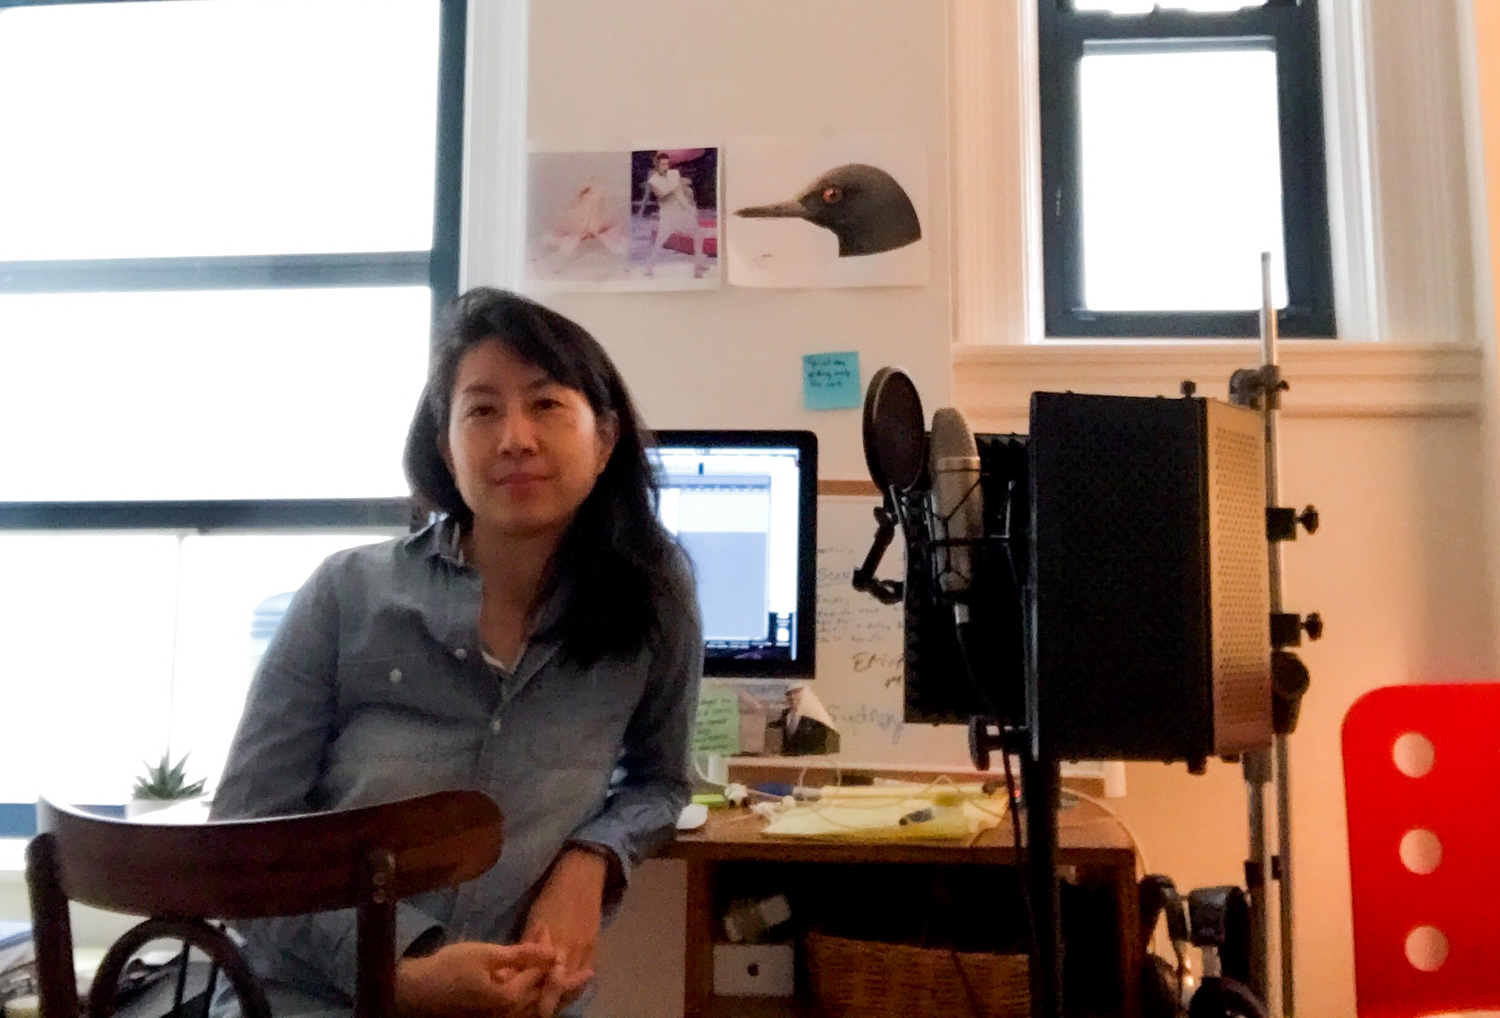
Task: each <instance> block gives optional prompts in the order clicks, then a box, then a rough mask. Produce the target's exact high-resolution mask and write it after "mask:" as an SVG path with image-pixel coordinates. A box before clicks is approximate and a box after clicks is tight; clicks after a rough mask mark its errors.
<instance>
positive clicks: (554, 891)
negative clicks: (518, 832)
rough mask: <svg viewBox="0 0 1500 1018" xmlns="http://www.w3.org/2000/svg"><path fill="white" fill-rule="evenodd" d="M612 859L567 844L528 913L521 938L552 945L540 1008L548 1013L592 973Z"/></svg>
mask: <svg viewBox="0 0 1500 1018" xmlns="http://www.w3.org/2000/svg"><path fill="white" fill-rule="evenodd" d="M608 876H609V863H608V861H607V860H605V858H604V857H603V856H600V855H598V854H596V853H594V852H589V851H586V850H583V849H577V848H573V849H565V850H564V851H563V853H562V855H560V856H558V857H557V861H556V862H554V863H553V864H552V870H551V872H549V873H548V874H547V879H546V881H545V882H544V883H543V884H542V890H541V893H540V894H538V895H537V898H536V901H534V902H532V905H531V911H530V912H529V913H528V914H527V916H526V929H525V931H524V932H523V933H522V935H521V939H522V941H523V942H525V943H528V944H535V945H537V946H540V947H543V948H547V949H550V950H553V951H554V952H555V953H556V957H557V960H556V962H555V963H554V965H553V967H552V971H551V972H549V973H548V975H547V980H546V982H545V983H544V984H543V985H542V988H541V994H540V997H539V999H538V1001H537V1014H538V1015H540V1016H541V1018H550V1016H551V1015H552V1014H553V1013H555V1012H556V1010H557V1009H558V1008H559V1007H560V1006H562V1005H564V1004H568V1003H571V1002H572V1001H573V1000H574V999H575V998H576V997H577V996H578V994H579V993H580V992H582V990H583V987H584V986H585V985H586V984H587V983H588V981H589V980H590V979H592V978H593V976H594V973H593V967H594V947H595V945H596V944H597V943H598V941H599V924H600V922H601V920H602V910H603V904H604V883H605V880H606V879H607V878H608Z"/></svg>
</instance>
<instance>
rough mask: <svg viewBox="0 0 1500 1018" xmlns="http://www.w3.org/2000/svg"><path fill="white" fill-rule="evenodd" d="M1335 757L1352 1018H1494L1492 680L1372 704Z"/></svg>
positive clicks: (1496, 870) (1362, 709)
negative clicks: (1475, 1016)
mask: <svg viewBox="0 0 1500 1018" xmlns="http://www.w3.org/2000/svg"><path fill="white" fill-rule="evenodd" d="M1343 752H1344V804H1345V808H1346V811H1347V813H1348V819H1349V879H1350V884H1351V885H1352V889H1353V909H1354V982H1355V995H1356V1002H1357V1009H1358V1012H1359V1015H1360V1018H1409V1016H1417V1015H1434V1014H1441V1013H1453V1012H1464V1011H1469V1012H1472V1011H1477V1010H1500V683H1462V684H1444V685H1411V686H1388V687H1386V688H1384V689H1377V690H1374V691H1372V692H1370V693H1367V694H1365V695H1364V696H1362V697H1360V698H1359V700H1357V701H1356V702H1355V704H1354V706H1352V707H1350V708H1349V713H1348V714H1347V715H1345V717H1344V739H1343Z"/></svg>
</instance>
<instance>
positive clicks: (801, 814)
mask: <svg viewBox="0 0 1500 1018" xmlns="http://www.w3.org/2000/svg"><path fill="white" fill-rule="evenodd" d="M1004 810H1005V805H1004V803H1003V802H994V803H990V802H974V801H966V802H962V803H958V804H950V805H938V804H935V803H934V802H933V801H932V800H931V799H928V798H922V799H900V800H896V801H892V802H884V803H883V802H871V801H865V802H859V803H848V804H842V803H838V802H817V803H811V804H808V805H805V806H794V807H792V808H791V809H789V810H787V811H786V812H784V813H781V814H779V815H778V816H777V817H776V819H775V820H773V821H772V822H771V823H770V824H769V825H767V827H766V829H765V833H766V834H774V835H777V836H779V837H785V838H827V839H833V840H847V841H932V840H939V841H950V840H961V839H964V838H971V837H973V836H974V835H976V834H978V833H979V832H980V831H986V830H989V829H990V828H991V827H994V826H996V825H997V824H999V823H1000V820H1001V818H1002V817H1004V816H1005V812H1004ZM902 818H908V822H907V823H905V824H903V823H902V822H901V820H902ZM929 818H930V819H929Z"/></svg>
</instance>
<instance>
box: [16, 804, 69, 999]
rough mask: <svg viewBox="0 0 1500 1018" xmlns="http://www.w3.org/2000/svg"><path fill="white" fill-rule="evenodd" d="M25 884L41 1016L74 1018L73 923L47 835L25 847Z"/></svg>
mask: <svg viewBox="0 0 1500 1018" xmlns="http://www.w3.org/2000/svg"><path fill="white" fill-rule="evenodd" d="M26 884H27V889H28V891H29V892H30V894H31V925H32V935H33V937H34V938H35V944H36V965H37V989H38V996H39V997H40V998H41V1018H78V1013H79V1012H78V977H77V976H75V975H74V973H73V926H72V923H71V921H70V920H69V919H68V899H67V896H66V895H64V894H63V892H62V887H61V886H60V885H59V884H58V882H57V854H56V846H55V845H54V843H53V838H52V835H51V834H38V835H37V836H36V837H35V838H32V839H31V844H29V845H27V846H26Z"/></svg>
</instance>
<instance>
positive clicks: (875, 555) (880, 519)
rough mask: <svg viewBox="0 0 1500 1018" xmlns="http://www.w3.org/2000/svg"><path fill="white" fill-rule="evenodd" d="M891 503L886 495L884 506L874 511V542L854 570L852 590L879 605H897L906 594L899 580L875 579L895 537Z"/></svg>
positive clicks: (894, 514) (894, 517) (894, 522)
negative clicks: (875, 525) (876, 572)
mask: <svg viewBox="0 0 1500 1018" xmlns="http://www.w3.org/2000/svg"><path fill="white" fill-rule="evenodd" d="M892 502H893V500H892V499H891V497H890V496H889V495H887V496H886V504H885V505H883V506H879V507H877V508H876V509H875V522H876V523H877V524H878V526H877V527H876V530H875V540H874V542H872V543H871V545H870V552H869V554H867V555H866V556H865V560H864V562H863V564H861V565H860V567H859V568H858V569H856V570H854V589H855V590H857V591H860V592H861V593H864V594H869V595H870V596H871V597H873V598H874V599H875V600H877V601H879V602H880V603H881V604H899V603H900V602H901V599H902V598H903V597H904V596H905V593H906V589H905V588H906V585H905V584H904V583H902V582H901V581H900V580H880V579H876V577H875V570H876V568H878V567H879V565H880V560H881V559H883V558H885V553H886V549H888V548H890V546H891V539H892V538H894V537H895V536H896V511H895V509H894V508H893V505H892Z"/></svg>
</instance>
